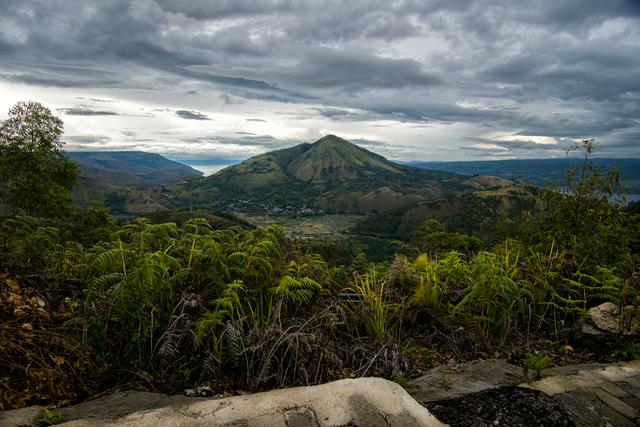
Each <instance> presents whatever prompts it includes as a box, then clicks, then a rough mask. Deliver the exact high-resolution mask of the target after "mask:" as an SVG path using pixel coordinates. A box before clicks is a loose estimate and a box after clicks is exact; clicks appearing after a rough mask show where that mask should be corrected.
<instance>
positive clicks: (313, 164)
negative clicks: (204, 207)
mask: <svg viewBox="0 0 640 427" xmlns="http://www.w3.org/2000/svg"><path fill="white" fill-rule="evenodd" d="M467 180H468V177H467V176H463V175H459V174H456V173H450V172H441V171H429V170H424V169H420V168H416V167H411V166H405V165H400V164H397V163H394V162H391V161H389V160H387V159H385V158H384V157H382V156H380V155H378V154H375V153H372V152H370V151H367V150H365V149H364V148H362V147H359V146H357V145H354V144H352V143H350V142H348V141H346V140H344V139H342V138H338V137H336V136H334V135H329V136H325V137H324V138H321V139H319V140H318V141H316V142H314V143H313V144H309V143H305V144H300V145H296V146H294V147H291V148H287V149H283V150H277V151H272V152H269V153H265V154H262V155H258V156H255V157H252V158H250V159H247V160H245V161H244V162H242V163H240V164H238V165H234V166H230V167H227V168H225V169H223V170H221V171H219V172H218V173H216V174H214V175H211V176H209V177H206V178H203V179H198V180H190V181H189V182H187V183H180V184H174V185H169V186H167V187H166V191H168V192H171V193H172V195H173V196H174V197H175V198H176V199H178V200H181V201H182V202H183V203H187V202H190V203H194V204H210V205H216V206H221V207H222V206H224V207H227V208H229V209H238V210H243V209H244V210H247V209H249V210H250V209H256V208H258V209H261V210H263V211H265V210H267V211H268V210H269V209H271V210H272V211H273V212H274V213H277V212H278V211H279V210H280V209H283V208H286V207H287V206H308V207H310V208H313V209H322V210H327V211H332V212H361V213H369V212H384V211H388V210H393V209H398V208H401V207H403V206H408V205H412V204H414V203H417V202H420V201H425V200H432V199H435V198H439V197H443V196H446V195H451V194H455V193H458V192H464V191H478V190H482V189H484V188H485V186H484V185H483V184H482V183H480V182H468V181H467Z"/></svg>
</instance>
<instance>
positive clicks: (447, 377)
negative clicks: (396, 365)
mask: <svg viewBox="0 0 640 427" xmlns="http://www.w3.org/2000/svg"><path fill="white" fill-rule="evenodd" d="M525 377H526V376H525V372H524V369H523V368H521V367H519V366H515V365H511V364H509V363H507V362H504V361H502V360H491V359H489V360H477V361H473V362H467V363H462V364H459V365H455V364H452V365H442V366H438V367H436V368H433V369H431V370H429V372H427V373H426V374H425V375H423V376H421V377H418V378H416V379H414V380H411V381H410V382H409V384H408V386H407V391H408V392H409V393H410V394H411V395H412V396H413V397H414V398H415V399H416V400H417V401H418V402H420V403H422V404H425V403H428V402H435V401H438V400H445V399H451V398H454V397H458V396H462V395H464V394H468V393H475V392H478V391H482V390H487V389H492V388H497V387H501V386H507V385H516V384H520V383H521V382H522V381H523V380H524V379H525Z"/></svg>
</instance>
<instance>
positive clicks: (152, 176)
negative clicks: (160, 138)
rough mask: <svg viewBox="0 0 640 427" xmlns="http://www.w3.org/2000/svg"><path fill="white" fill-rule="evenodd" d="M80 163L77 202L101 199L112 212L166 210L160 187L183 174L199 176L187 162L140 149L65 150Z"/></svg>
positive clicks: (81, 204) (82, 202)
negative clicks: (175, 160)
mask: <svg viewBox="0 0 640 427" xmlns="http://www.w3.org/2000/svg"><path fill="white" fill-rule="evenodd" d="M65 154H66V155H67V156H68V157H69V158H70V159H71V160H73V161H75V162H76V163H78V164H79V165H80V177H79V182H80V185H79V186H78V187H77V188H76V189H75V191H74V198H75V201H76V203H77V204H78V205H80V206H86V205H88V204H89V203H91V202H92V201H94V200H101V201H103V202H104V203H105V204H106V205H107V206H109V207H111V209H112V211H113V212H114V213H119V214H122V213H136V214H140V213H148V212H158V211H166V210H169V208H168V207H167V205H168V203H167V202H166V200H163V198H162V195H161V193H160V190H159V187H160V186H161V185H165V184H169V183H173V182H175V181H178V180H180V179H182V178H184V177H199V176H202V172H199V171H197V170H195V169H193V168H191V167H189V166H186V165H183V164H181V163H177V162H174V161H172V160H169V159H167V158H165V157H163V156H161V155H159V154H155V153H145V152H142V151H68V152H66V153H65Z"/></svg>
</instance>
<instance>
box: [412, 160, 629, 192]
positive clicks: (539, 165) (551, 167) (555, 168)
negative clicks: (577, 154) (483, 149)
mask: <svg viewBox="0 0 640 427" xmlns="http://www.w3.org/2000/svg"><path fill="white" fill-rule="evenodd" d="M591 160H592V161H593V163H595V164H597V165H600V166H601V167H602V169H603V171H605V172H606V171H609V170H611V169H612V168H617V169H618V170H619V171H620V181H621V182H622V183H623V184H625V185H626V186H627V188H628V191H629V192H630V193H634V194H640V159H616V158H593V159H591ZM580 163H581V160H580V159H577V158H564V159H517V160H475V161H459V162H409V163H407V164H408V165H411V166H415V167H419V168H425V169H430V170H440V171H448V172H455V173H461V174H467V175H493V176H498V177H501V178H506V179H510V180H514V179H515V180H518V179H519V180H523V181H525V182H528V183H531V184H534V185H537V186H543V185H545V184H546V183H548V182H553V181H555V182H562V180H563V179H564V173H565V171H566V169H567V167H569V166H578V167H579V166H580Z"/></svg>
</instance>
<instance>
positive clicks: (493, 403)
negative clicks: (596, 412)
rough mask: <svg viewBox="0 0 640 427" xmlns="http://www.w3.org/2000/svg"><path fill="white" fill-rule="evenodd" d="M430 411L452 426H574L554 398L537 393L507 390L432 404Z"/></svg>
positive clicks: (468, 395)
mask: <svg viewBox="0 0 640 427" xmlns="http://www.w3.org/2000/svg"><path fill="white" fill-rule="evenodd" d="M427 407H428V408H429V410H430V411H431V412H432V413H433V414H434V415H436V416H437V417H438V418H439V419H440V420H442V421H443V422H445V423H447V424H449V425H452V426H470V427H471V426H473V427H476V426H478V427H479V426H494V425H495V426H558V427H560V426H574V425H575V424H574V423H573V421H572V420H571V418H570V417H569V415H568V414H567V412H566V411H565V410H564V409H563V408H562V406H561V405H560V404H559V403H558V402H556V401H555V400H554V399H553V398H551V397H549V396H547V395H546V394H544V393H542V392H540V391H537V390H526V389H523V388H520V387H517V386H507V387H500V388H494V389H490V390H484V391H480V392H477V393H471V394H467V395H464V396H460V397H456V398H454V399H449V400H443V401H439V402H431V403H428V404H427Z"/></svg>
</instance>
